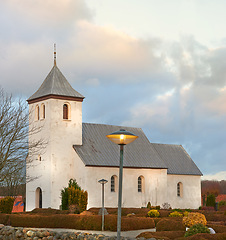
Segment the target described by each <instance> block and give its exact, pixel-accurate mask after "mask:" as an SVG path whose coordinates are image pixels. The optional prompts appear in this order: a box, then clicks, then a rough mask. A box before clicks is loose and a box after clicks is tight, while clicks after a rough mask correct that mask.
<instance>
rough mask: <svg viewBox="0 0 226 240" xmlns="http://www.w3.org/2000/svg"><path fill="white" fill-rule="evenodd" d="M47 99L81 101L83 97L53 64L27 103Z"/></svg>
mask: <svg viewBox="0 0 226 240" xmlns="http://www.w3.org/2000/svg"><path fill="white" fill-rule="evenodd" d="M48 98H57V99H68V100H77V101H83V99H84V96H83V95H82V94H80V93H79V92H77V91H75V90H74V89H73V88H72V86H71V85H70V83H69V82H68V81H67V79H66V78H65V76H64V75H63V74H62V72H61V71H60V69H59V68H58V67H57V66H56V64H54V66H53V68H52V69H51V71H50V72H49V74H48V76H47V77H46V79H45V80H44V82H43V83H42V85H41V86H40V88H39V89H38V90H37V91H36V92H35V93H34V94H33V95H32V96H31V97H30V98H28V100H27V101H28V103H33V102H37V101H39V100H41V99H48Z"/></svg>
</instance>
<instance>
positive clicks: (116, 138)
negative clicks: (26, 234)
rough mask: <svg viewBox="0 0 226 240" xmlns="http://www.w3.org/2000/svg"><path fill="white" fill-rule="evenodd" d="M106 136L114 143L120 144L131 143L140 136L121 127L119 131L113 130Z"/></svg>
mask: <svg viewBox="0 0 226 240" xmlns="http://www.w3.org/2000/svg"><path fill="white" fill-rule="evenodd" d="M106 137H107V138H108V139H110V140H111V141H112V142H113V143H116V144H118V145H126V144H129V143H131V142H133V141H134V140H136V139H137V138H138V136H136V135H134V134H133V133H131V132H129V131H126V130H124V129H120V130H119V131H116V132H113V133H111V134H109V135H107V136H106Z"/></svg>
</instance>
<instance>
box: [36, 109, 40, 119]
mask: <svg viewBox="0 0 226 240" xmlns="http://www.w3.org/2000/svg"><path fill="white" fill-rule="evenodd" d="M39 118H40V117H39V106H38V105H36V107H35V120H39Z"/></svg>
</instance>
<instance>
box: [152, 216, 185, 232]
mask: <svg viewBox="0 0 226 240" xmlns="http://www.w3.org/2000/svg"><path fill="white" fill-rule="evenodd" d="M185 230H186V228H185V226H184V225H183V223H182V220H180V221H177V220H174V219H173V218H170V219H162V220H160V221H159V222H158V223H157V224H156V231H157V232H161V231H185Z"/></svg>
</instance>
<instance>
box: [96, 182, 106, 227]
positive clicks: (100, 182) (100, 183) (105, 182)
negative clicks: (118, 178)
mask: <svg viewBox="0 0 226 240" xmlns="http://www.w3.org/2000/svg"><path fill="white" fill-rule="evenodd" d="M98 182H99V183H100V184H102V231H104V184H105V183H107V182H108V180H105V179H103V178H102V179H100V180H99V181H98Z"/></svg>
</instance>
